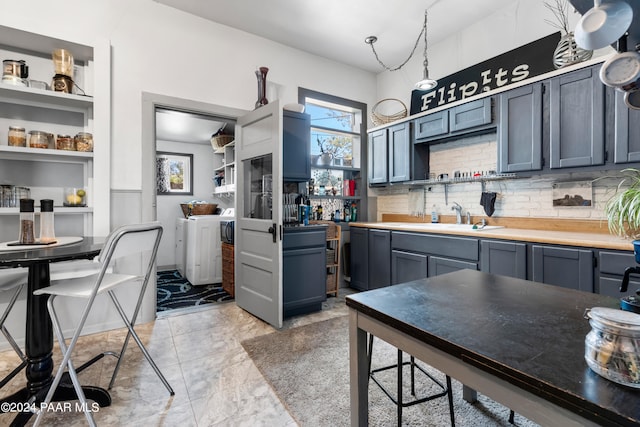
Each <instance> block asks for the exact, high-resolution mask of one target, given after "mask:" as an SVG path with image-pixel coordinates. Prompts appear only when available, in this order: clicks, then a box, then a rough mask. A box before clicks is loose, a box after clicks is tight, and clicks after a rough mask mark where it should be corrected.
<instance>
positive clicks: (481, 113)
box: [449, 98, 491, 132]
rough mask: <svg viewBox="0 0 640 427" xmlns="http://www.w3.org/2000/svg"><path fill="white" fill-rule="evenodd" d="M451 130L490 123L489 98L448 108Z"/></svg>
mask: <svg viewBox="0 0 640 427" xmlns="http://www.w3.org/2000/svg"><path fill="white" fill-rule="evenodd" d="M449 122H450V126H451V132H455V131H459V130H463V129H469V128H473V127H476V126H482V125H486V124H489V123H491V98H484V99H478V100H477V101H472V102H467V103H466V104H462V105H459V106H457V107H453V108H452V109H450V110H449Z"/></svg>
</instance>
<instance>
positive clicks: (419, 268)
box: [391, 249, 428, 285]
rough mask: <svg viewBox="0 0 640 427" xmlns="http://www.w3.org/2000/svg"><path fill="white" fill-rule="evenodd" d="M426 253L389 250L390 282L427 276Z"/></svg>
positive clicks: (402, 281) (394, 283) (406, 280)
mask: <svg viewBox="0 0 640 427" xmlns="http://www.w3.org/2000/svg"><path fill="white" fill-rule="evenodd" d="M427 265H428V263H427V255H425V254H414V253H412V252H405V251H398V250H395V249H394V250H393V251H391V284H392V285H397V284H398V283H404V282H411V281H412V280H418V279H424V278H425V277H427Z"/></svg>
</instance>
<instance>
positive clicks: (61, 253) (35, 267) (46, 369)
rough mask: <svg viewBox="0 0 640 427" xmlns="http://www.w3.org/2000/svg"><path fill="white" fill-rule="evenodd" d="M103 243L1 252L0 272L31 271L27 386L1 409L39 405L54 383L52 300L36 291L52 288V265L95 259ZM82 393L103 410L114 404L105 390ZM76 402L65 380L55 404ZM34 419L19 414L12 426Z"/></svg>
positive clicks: (96, 240) (97, 240) (86, 241)
mask: <svg viewBox="0 0 640 427" xmlns="http://www.w3.org/2000/svg"><path fill="white" fill-rule="evenodd" d="M60 241H61V242H63V241H64V238H60ZM103 243H104V238H94V237H83V238H82V239H81V240H80V241H78V242H76V243H69V244H64V245H54V246H42V247H38V248H33V249H31V248H30V249H24V250H21V249H19V247H14V248H13V250H11V251H0V268H15V267H27V268H28V269H29V278H28V285H27V286H28V291H27V311H26V329H25V354H26V357H27V366H26V369H25V372H26V377H27V385H26V386H25V387H24V388H23V389H21V390H19V391H18V392H16V393H14V394H12V395H10V396H7V397H4V398H3V399H1V400H0V408H3V407H6V406H8V407H10V406H9V405H2V403H12V402H22V403H26V402H30V403H35V404H36V405H39V403H40V402H41V401H43V400H44V398H45V396H46V394H47V391H48V389H49V385H50V384H51V382H52V381H53V376H52V372H53V359H52V353H53V328H52V325H51V319H50V318H49V313H48V311H47V299H48V298H49V297H48V295H41V296H36V295H33V291H35V290H37V289H41V288H44V287H47V286H49V264H50V263H53V262H62V261H71V260H78V259H91V258H94V257H95V256H97V255H98V254H99V253H100V250H101V249H102V247H103ZM83 389H84V391H85V395H86V397H87V399H91V400H94V401H95V402H97V403H98V404H99V405H100V406H101V407H104V406H109V405H110V404H111V397H110V396H109V393H108V392H107V391H106V390H104V389H102V388H99V387H93V386H85V387H83ZM75 399H77V395H76V393H75V390H74V389H73V385H72V383H71V380H70V378H63V382H61V383H60V385H59V386H58V388H57V390H56V393H55V395H54V397H53V401H65V400H75ZM0 412H1V411H0ZM31 415H32V413H31V412H20V413H18V415H17V416H16V418H15V419H14V420H13V422H12V423H11V425H12V426H14V425H16V426H21V425H24V424H26V423H27V421H28V420H29V418H30V417H31Z"/></svg>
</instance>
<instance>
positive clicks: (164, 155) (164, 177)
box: [156, 151, 193, 195]
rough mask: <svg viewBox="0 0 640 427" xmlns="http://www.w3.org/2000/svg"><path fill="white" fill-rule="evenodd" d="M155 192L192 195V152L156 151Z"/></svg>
mask: <svg viewBox="0 0 640 427" xmlns="http://www.w3.org/2000/svg"><path fill="white" fill-rule="evenodd" d="M156 192H157V194H159V195H169V194H176V195H178V194H180V195H193V154H185V153H169V152H163V151H158V152H156Z"/></svg>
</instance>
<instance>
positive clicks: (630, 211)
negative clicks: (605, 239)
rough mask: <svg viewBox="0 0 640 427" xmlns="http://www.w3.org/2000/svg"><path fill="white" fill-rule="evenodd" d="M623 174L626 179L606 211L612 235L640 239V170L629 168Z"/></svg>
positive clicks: (609, 201)
mask: <svg viewBox="0 0 640 427" xmlns="http://www.w3.org/2000/svg"><path fill="white" fill-rule="evenodd" d="M622 173H623V175H624V177H623V178H622V180H621V181H620V183H619V184H618V187H617V189H616V193H615V194H614V195H613V196H612V197H611V198H610V199H609V200H608V201H607V203H606V204H605V208H604V211H605V214H606V215H607V221H608V223H609V231H610V232H611V233H613V234H617V235H619V236H624V237H629V238H632V239H634V240H635V239H639V238H640V169H635V168H627V169H624V170H622Z"/></svg>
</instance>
